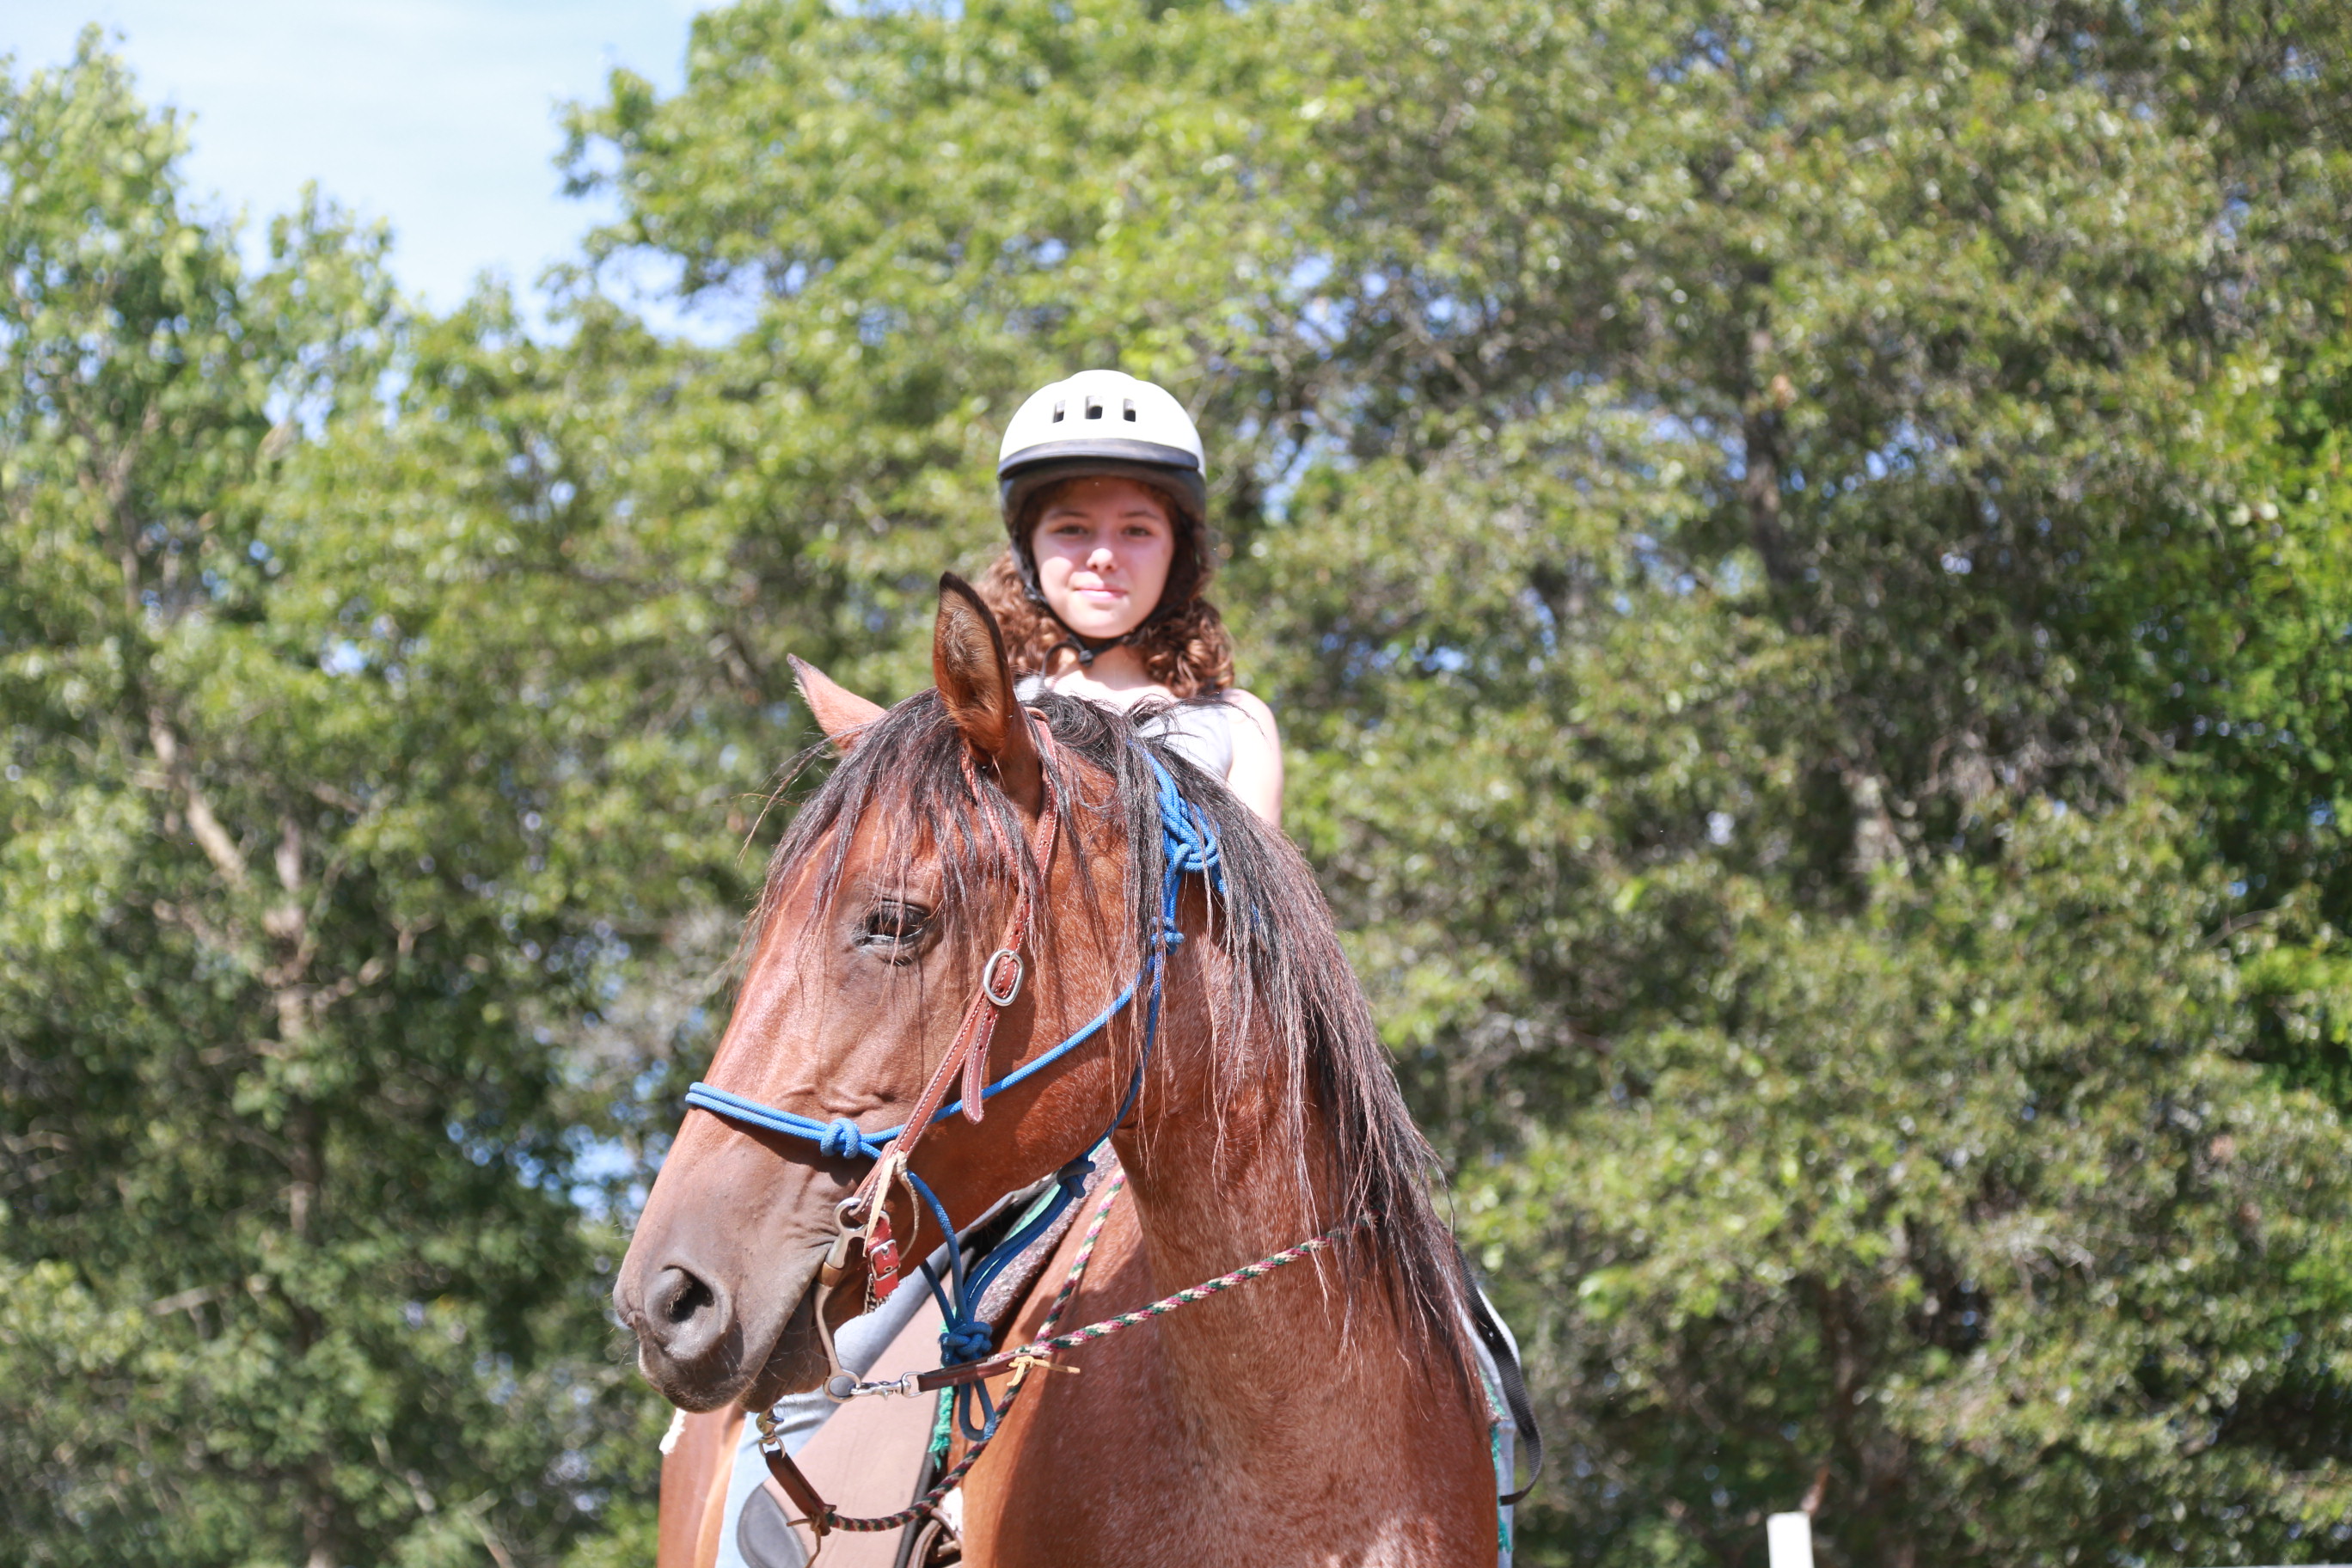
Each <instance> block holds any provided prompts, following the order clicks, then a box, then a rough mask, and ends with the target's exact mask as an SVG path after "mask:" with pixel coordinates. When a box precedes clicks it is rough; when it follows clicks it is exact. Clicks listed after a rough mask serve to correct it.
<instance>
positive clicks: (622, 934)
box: [0, 38, 756, 1565]
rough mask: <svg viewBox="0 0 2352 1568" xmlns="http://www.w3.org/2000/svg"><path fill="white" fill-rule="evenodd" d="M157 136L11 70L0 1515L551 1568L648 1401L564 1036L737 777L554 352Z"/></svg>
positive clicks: (639, 1471) (623, 1452) (33, 1546)
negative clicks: (590, 498)
mask: <svg viewBox="0 0 2352 1568" xmlns="http://www.w3.org/2000/svg"><path fill="white" fill-rule="evenodd" d="M181 144H182V136H181V132H180V129H179V127H178V126H177V125H176V123H175V122H174V121H173V119H172V118H171V117H170V116H168V115H163V116H156V115H151V114H150V113H148V112H147V111H146V110H143V109H142V107H141V106H140V104H139V103H138V102H137V101H136V100H135V98H134V97H133V96H132V91H131V85H130V83H129V81H128V79H127V78H126V77H125V75H124V73H123V72H122V70H121V68H120V67H119V66H118V65H117V64H116V63H115V62H114V61H112V60H111V59H110V58H107V57H105V56H104V55H102V54H101V53H100V52H99V51H98V49H97V47H96V44H95V41H94V39H92V38H86V39H85V42H84V43H83V45H82V47H81V49H80V51H79V54H78V55H77V57H76V58H75V59H74V60H73V62H72V63H71V64H70V65H68V66H67V67H65V68H62V69H61V70H58V71H55V72H48V73H37V74H34V75H32V76H30V77H28V78H26V79H21V80H18V79H11V80H8V81H6V82H5V84H0V193H5V195H0V250H5V260H0V275H5V278H6V279H8V283H9V291H8V295H7V298H6V300H5V303H0V322H5V325H0V360H5V366H6V374H7V388H8V392H7V395H6V398H5V403H0V489H4V490H5V513H0V517H4V518H5V521H0V752H5V784H0V1133H5V1139H6V1142H5V1148H6V1150H7V1152H8V1161H7V1167H6V1172H7V1173H6V1182H5V1190H0V1203H5V1230H0V1236H5V1241H0V1365H5V1369H6V1373H5V1377H0V1407H5V1415H0V1427H5V1429H6V1432H7V1436H6V1437H5V1438H0V1490H5V1492H6V1494H7V1495H8V1497H9V1499H10V1506H9V1508H8V1510H6V1520H5V1523H0V1542H5V1543H6V1551H7V1554H8V1555H9V1556H10V1557H11V1558H12V1560H16V1561H26V1562H34V1563H133V1562H152V1563H233V1562H234V1563H244V1562H252V1561H265V1560H268V1561H281V1562H282V1561H289V1560H302V1561H307V1562H309V1563H314V1564H321V1565H323V1564H328V1563H343V1562H354V1561H397V1562H404V1563H439V1562H459V1561H464V1562H476V1561H480V1560H482V1559H483V1557H484V1555H485V1553H487V1554H488V1556H489V1557H493V1558H498V1559H499V1560H501V1561H506V1562H513V1561H522V1560H526V1559H528V1560H533V1561H546V1560H549V1559H550V1558H551V1557H553V1556H554V1555H556V1554H558V1553H559V1552H561V1550H562V1548H563V1546H564V1543H565V1542H567V1541H570V1540H572V1539H575V1538H578V1537H580V1536H581V1535H582V1534H583V1532H586V1531H592V1530H598V1529H604V1528H606V1527H607V1526H608V1525H609V1523H610V1521H611V1520H612V1519H613V1518H614V1515H615V1512H616V1510H614V1509H611V1508H608V1507H607V1506H606V1505H607V1502H608V1501H609V1500H611V1498H612V1497H613V1494H614V1489H615V1487H616V1485H620V1486H625V1488H626V1494H625V1497H624V1501H625V1502H626V1503H627V1504H628V1505H629V1506H628V1507H625V1508H622V1509H620V1510H617V1512H618V1513H619V1514H620V1515H624V1516H628V1517H640V1518H641V1517H642V1515H643V1513H644V1511H645V1509H644V1506H643V1504H642V1502H641V1501H640V1500H641V1499H642V1498H643V1497H644V1489H645V1484H646V1477H647V1475H648V1474H649V1470H648V1466H649V1465H650V1463H651V1457H652V1449H651V1439H652V1433H650V1432H644V1431H640V1430H639V1428H640V1427H641V1426H643V1425H644V1423H645V1421H646V1420H647V1419H656V1430H657V1418H656V1417H655V1416H654V1415H653V1412H652V1411H651V1410H650V1408H649V1406H650V1405H654V1404H656V1403H657V1402H655V1401H651V1400H649V1399H648V1397H647V1396H646V1394H645V1393H644V1392H643V1390H642V1389H640V1388H638V1387H636V1386H635V1384H633V1383H632V1382H630V1381H628V1380H627V1378H626V1377H625V1374H624V1373H623V1371H622V1369H621V1368H620V1366H619V1365H618V1364H617V1363H615V1362H614V1360H613V1359H612V1358H611V1356H610V1353H609V1352H608V1350H607V1348H606V1342H605V1337H606V1332H607V1331H606V1330H605V1328H604V1324H603V1322H602V1321H601V1302H600V1300H599V1297H600V1294H601V1289H602V1283H601V1281H600V1279H599V1278H598V1277H599V1275H600V1273H603V1272H605V1271H606V1270H608V1269H609V1268H610V1264H611V1258H612V1256H613V1248H614V1240H615V1238H614V1237H611V1236H610V1235H609V1234H608V1233H606V1232H605V1231H603V1230H600V1228H599V1226H598V1225H597V1224H596V1223H594V1222H593V1204H592V1205H591V1209H590V1210H588V1211H583V1206H582V1205H583V1201H589V1200H591V1199H592V1198H593V1190H594V1187H593V1174H594V1173H593V1170H583V1165H582V1161H583V1156H586V1155H592V1154H594V1153H595V1152H597V1149H598V1147H599V1145H598V1143H597V1142H596V1139H597V1134H598V1130H599V1129H600V1128H603V1129H606V1130H608V1134H624V1135H625V1134H626V1132H627V1131H628V1130H627V1129H626V1128H625V1127H619V1126H615V1125H614V1122H613V1121H612V1119H611V1118H609V1117H608V1116H605V1115H604V1114H603V1113H602V1111H601V1110H598V1109H597V1107H596V1104H595V1102H596V1100H600V1099H602V1098H603V1090H602V1089H601V1088H600V1086H599V1082H598V1079H597V1075H596V1063H595V1061H594V1060H593V1058H588V1057H585V1056H583V1055H582V1054H581V1053H580V1052H578V1051H576V1050H575V1049H574V1048H573V1047H574V1043H575V1041H576V1040H578V1038H579V1037H581V1036H582V1034H583V1019H593V1018H594V1017H596V1016H597V1009H599V1008H600V1007H602V1006H604V1005H606V1004H607V1002H608V1001H609V1000H610V998H611V997H612V996H613V995H614V994H615V992H616V990H617V989H618V987H619V986H620V985H621V984H622V983H623V981H624V979H625V973H626V970H627V966H628V948H629V944H630V943H631V942H648V940H649V938H653V939H657V938H658V936H659V933H660V932H661V931H662V930H663V929H664V922H665V921H667V920H669V919H670V918H671V917H672V916H673V915H675V914H676V912H677V910H681V909H686V908H689V907H693V906H696V905H698V903H708V902H709V900H710V899H711V898H713V897H726V898H732V897H734V896H736V895H737V893H738V892H739V891H740V883H739V882H738V880H737V878H736V872H735V870H734V868H733V867H732V865H731V862H730V857H729V853H728V850H729V846H727V845H726V844H725V843H724V842H722V841H718V838H717V836H715V835H710V834H693V833H687V832H681V831H677V830H676V829H675V828H674V827H673V826H672V824H673V822H674V821H676V820H678V819H681V818H683V817H685V816H689V815H691V813H692V812H693V811H694V809H695V808H696V806H697V805H707V803H709V801H710V800H711V798H712V797H713V795H714V794H716V793H719V792H722V791H723V790H724V789H725V787H726V786H725V784H724V783H723V782H722V781H724V780H725V779H726V778H727V777H728V774H729V766H728V764H726V763H721V762H720V761H719V759H718V757H717V754H716V753H717V747H716V746H715V745H714V746H710V747H707V748H706V747H703V746H701V745H699V743H698V741H697V738H696V736H697V733H698V731H697V730H696V725H695V722H694V719H693V716H692V707H693V703H694V701H695V700H696V698H697V694H696V693H695V692H694V691H693V690H691V689H685V688H682V687H681V686H679V685H678V684H677V682H675V681H671V680H666V679H662V678H661V676H662V671H656V672H654V675H653V676H652V678H649V679H648V678H645V676H646V672H645V671H644V670H643V669H642V668H639V664H640V663H641V661H640V660H639V659H638V655H639V654H640V653H641V651H642V649H644V648H645V647H647V646H654V647H659V648H661V649H662V650H663V651H664V653H665V655H667V650H668V648H669V647H671V645H672V640H673V637H674V635H675V633H676V627H675V626H672V625H670V624H669V623H667V621H665V620H664V619H663V618H662V616H661V615H660V605H659V604H658V602H657V601H655V600H652V599H650V598H649V596H648V595H647V594H646V586H647V583H648V581H649V579H650V577H651V576H652V575H653V574H651V573H646V572H640V573H636V574H634V575H631V576H629V577H627V578H625V579H624V578H622V577H620V576H617V575H614V574H610V573H609V572H607V571H606V570H605V569H604V568H605V567H606V566H607V564H608V561H607V557H608V555H609V552H610V550H611V549H612V548H613V547H614V546H615V545H618V544H621V543H623V541H620V540H618V539H615V540H612V541H605V542H597V541H595V540H593V539H592V538H590V537H589V535H590V534H592V533H593V530H590V529H586V528H583V526H582V524H581V513H580V511H579V510H577V508H576V506H575V504H574V501H575V498H576V497H577V496H578V495H579V494H581V493H582V492H583V491H584V490H586V489H588V488H589V487H590V486H591V485H592V484H593V475H592V474H590V473H589V472H588V471H587V468H586V467H585V466H583V465H584V464H585V463H586V458H585V457H584V456H583V453H584V450H585V445H586V444H584V443H583V445H582V447H579V448H574V447H570V446H568V445H567V443H566V441H565V439H564V437H565V434H566V431H565V428H564V426H565V422H566V419H567V417H568V416H569V414H570V413H571V412H575V411H576V412H579V413H582V414H583V415H584V416H593V410H594V408H595V405H594V403H593V400H587V399H583V401H581V402H579V403H577V404H574V403H572V402H571V401H568V400H567V397H566V396H565V394H566V393H568V392H570V391H572V390H573V389H572V387H571V385H570V384H569V383H568V382H567V381H566V379H565V378H566V376H567V375H568V374H571V372H570V368H569V367H570V366H571V365H572V363H573V362H572V360H571V359H566V360H564V361H563V362H562V363H561V364H558V365H552V366H551V365H550V364H549V363H547V360H546V356H545V354H544V353H543V352H542V351H541V350H540V349H538V348H537V347H535V346H534V345H532V344H531V343H530V342H528V341H526V340H525V339H524V337H523V336H522V334H521V333H520V331H519V330H518V329H517V328H516V326H515V324H514V322H513V321H511V319H509V317H508V316H507V315H506V314H505V313H504V309H503V306H502V305H501V304H500V303H499V301H498V300H495V299H488V300H483V301H480V302H478V303H477V304H476V305H475V306H473V307H469V309H468V310H466V311H462V312H460V313H459V314H458V316H457V317H456V318H454V319H452V320H451V321H447V322H425V321H416V320H415V319H414V318H412V317H410V316H408V315H407V314H405V313H404V311H403V310H402V309H401V308H400V307H399V306H398V305H397V304H396V303H395V301H394V297H393V294H392V290H391V288H390V285H389V281H388V279H387V277H386V274H385V272H384V269H383V237H382V236H381V235H380V234H373V235H371V234H365V233H361V232H358V231H355V230H354V229H353V228H352V226H350V225H349V224H348V223H347V222H346V221H345V220H343V219H342V218H341V217H340V216H338V215H336V214H335V213H334V212H332V211H331V209H328V208H326V207H325V206H323V205H318V204H313V205H310V207H308V208H307V209H306V210H305V211H304V212H303V213H301V214H299V215H298V216H295V217H293V218H290V219H286V220H281V221H279V222H278V223H277V224H275V225H273V226H272V227H271V230H270V233H269V239H268V263H267V264H266V265H265V266H264V267H263V268H261V269H259V270H258V271H256V272H251V273H248V272H247V271H246V270H245V269H244V268H242V267H241V266H240V264H239V262H238V259H237V254H236V246H235V236H234V234H233V233H232V232H231V231H230V230H229V229H228V228H227V227H226V226H223V225H221V224H218V223H215V222H213V221H211V220H208V219H206V218H204V217H203V216H198V215H194V214H192V213H191V211H190V210H189V208H188V206H187V205H186V202H185V198H184V195H183V193H182V191H181V188H180V185H179V180H178V174H177V160H178V157H179V154H180V151H181ZM583 357H584V351H583ZM387 378H390V383H391V384H396V385H397V386H398V390H397V392H396V393H394V395H393V397H392V401H391V403H390V405H386V404H385V403H384V402H383V398H382V389H383V387H384V386H385V385H386V384H388V383H387ZM615 423H617V422H615ZM598 428H599V430H600V431H601V430H602V429H603V428H604V423H603V422H602V421H599V424H598ZM598 441H599V442H600V443H601V442H602V441H603V437H602V436H601V435H600V436H599V437H598ZM600 449H601V448H600ZM667 668H669V667H668V666H667V663H666V664H665V666H664V669H665V670H666V669H667ZM735 772H736V774H737V776H738V779H739V782H740V784H751V783H752V782H754V781H755V779H756V773H754V772H752V771H751V770H750V769H740V768H739V769H737V770H735ZM679 792H683V793H679Z"/></svg>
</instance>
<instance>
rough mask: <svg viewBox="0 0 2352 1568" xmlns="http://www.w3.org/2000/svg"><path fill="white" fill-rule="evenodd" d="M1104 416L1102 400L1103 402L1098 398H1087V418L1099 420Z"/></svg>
mask: <svg viewBox="0 0 2352 1568" xmlns="http://www.w3.org/2000/svg"><path fill="white" fill-rule="evenodd" d="M1102 416H1103V405H1102V400H1101V399H1100V398H1097V397H1089V398H1087V418H1089V419H1099V418H1101V417H1102Z"/></svg>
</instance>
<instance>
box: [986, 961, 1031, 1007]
mask: <svg viewBox="0 0 2352 1568" xmlns="http://www.w3.org/2000/svg"><path fill="white" fill-rule="evenodd" d="M1000 958H1009V959H1011V960H1012V961H1013V984H1010V985H1008V986H1006V987H1005V988H1004V994H1003V995H1002V996H1000V995H998V994H996V984H995V981H996V961H997V960H998V959H1000ZM1023 973H1024V971H1023V969H1022V967H1021V955H1020V954H1019V953H1017V952H1013V950H1012V949H1011V948H1009V947H1000V948H998V949H997V950H996V951H995V952H992V953H990V954H989V955H988V963H987V964H986V965H985V966H983V967H982V970H981V972H980V994H982V996H985V997H987V998H988V1000H989V1003H990V1005H992V1006H997V1007H1010V1006H1012V1005H1013V998H1014V997H1015V996H1018V995H1020V994H1021V978H1022V975H1023Z"/></svg>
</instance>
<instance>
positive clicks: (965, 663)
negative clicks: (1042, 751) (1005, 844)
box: [931, 572, 1045, 813]
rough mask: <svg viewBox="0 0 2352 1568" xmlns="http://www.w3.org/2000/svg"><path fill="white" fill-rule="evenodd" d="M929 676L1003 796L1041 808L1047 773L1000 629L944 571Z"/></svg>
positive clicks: (969, 587) (1025, 807)
mask: <svg viewBox="0 0 2352 1568" xmlns="http://www.w3.org/2000/svg"><path fill="white" fill-rule="evenodd" d="M931 679H933V680H935V681H937V682H938V683H939V688H940V699H941V700H943V701H945V702H946V704H947V709H948V717H950V719H953V720H954V721H955V725H956V728H957V729H959V730H961V731H963V738H964V740H965V742H967V743H969V744H970V745H971V749H972V750H973V751H975V752H979V753H980V754H981V755H982V757H984V758H986V759H987V760H988V761H990V762H992V763H995V764H996V776H997V778H998V779H999V780H1000V781H1002V782H1003V785H1004V793H1005V794H1006V795H1010V796H1012V797H1013V804H1014V805H1018V806H1020V807H1021V809H1022V810H1024V811H1027V812H1032V813H1034V812H1035V811H1037V810H1039V809H1040V808H1041V807H1042V806H1043V805H1044V803H1045V773H1044V771H1043V769H1042V768H1041V767H1040V766H1039V764H1038V761H1037V742H1036V741H1035V739H1034V737H1033V736H1031V734H1030V733H1029V719H1028V715H1026V714H1025V713H1024V712H1022V711H1021V702H1020V700H1019V699H1018V698H1016V697H1015V696H1013V662H1012V660H1010V659H1008V658H1005V657H1004V634H1003V632H1002V631H1000V630H998V629H997V626H996V617H995V616H992V615H990V614H989V613H988V606H987V605H984V604H982V602H981V598H980V595H979V594H977V593H975V592H974V591H973V589H972V585H971V584H969V583H967V582H965V581H964V580H963V579H962V578H961V577H959V576H957V575H956V574H954V573H952V572H950V573H946V574H943V575H941V577H940V619H939V625H938V626H936V627H935V628H933V630H932V633H931Z"/></svg>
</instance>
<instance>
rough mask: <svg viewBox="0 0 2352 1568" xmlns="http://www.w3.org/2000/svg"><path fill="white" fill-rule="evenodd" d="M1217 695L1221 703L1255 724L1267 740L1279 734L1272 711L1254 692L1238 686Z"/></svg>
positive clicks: (1227, 688) (1228, 688) (1230, 687)
mask: <svg viewBox="0 0 2352 1568" xmlns="http://www.w3.org/2000/svg"><path fill="white" fill-rule="evenodd" d="M1217 695H1218V699H1219V700H1221V701H1223V702H1224V703H1225V704H1226V705H1227V706H1229V707H1231V708H1233V709H1234V710H1236V711H1238V712H1239V713H1241V714H1242V715H1243V716H1244V718H1246V719H1248V720H1249V721H1251V722H1253V723H1255V725H1256V726H1257V728H1258V729H1259V730H1260V731H1262V732H1264V734H1265V738H1266V739H1267V740H1269V741H1271V740H1274V739H1276V736H1277V735H1278V734H1279V733H1280V731H1278V730H1277V729H1276V727H1275V722H1274V710H1273V709H1271V708H1269V707H1267V706H1266V705H1265V701H1264V700H1263V699H1261V698H1259V697H1258V696H1257V694H1256V693H1255V692H1251V691H1244V690H1243V689H1241V688H1240V687H1238V686H1228V687H1226V688H1225V689H1224V690H1223V691H1221V692H1219V693H1218V694H1217Z"/></svg>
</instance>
